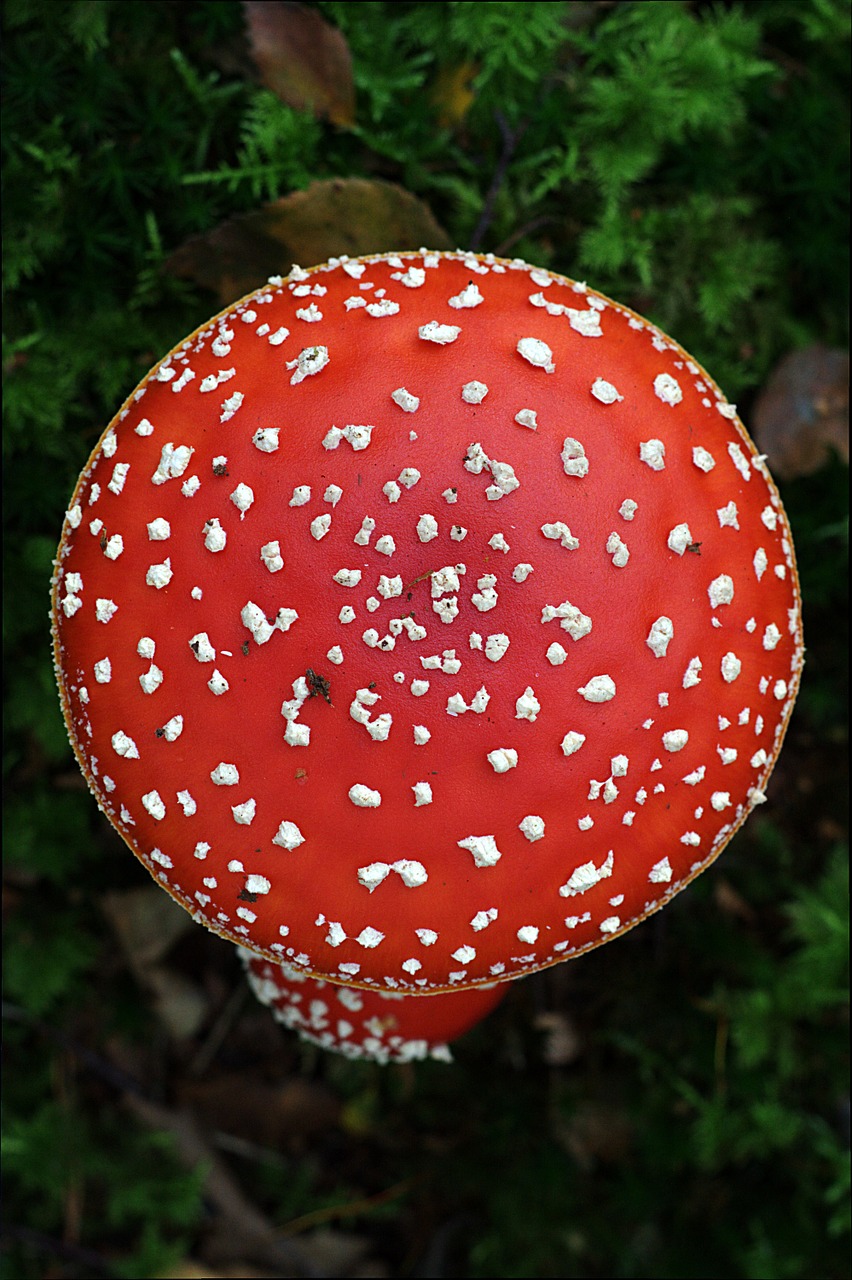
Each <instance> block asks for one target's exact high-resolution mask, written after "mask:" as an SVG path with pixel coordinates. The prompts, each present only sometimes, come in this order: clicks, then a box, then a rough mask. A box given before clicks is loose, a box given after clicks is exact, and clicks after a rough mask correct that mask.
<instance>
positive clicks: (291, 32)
mask: <svg viewBox="0 0 852 1280" xmlns="http://www.w3.org/2000/svg"><path fill="white" fill-rule="evenodd" d="M243 9H244V11H245V15H246V23H247V27H248V36H249V45H250V48H251V54H252V57H253V58H254V61H255V63H256V64H257V67H258V70H259V71H260V78H261V81H262V83H263V84H264V85H265V86H266V88H267V89H271V90H272V92H273V93H274V94H276V96H277V97H279V98H281V100H282V101H283V102H286V103H287V104H288V105H289V106H291V107H295V108H296V109H297V110H299V111H306V110H307V111H312V112H313V113H314V115H316V116H319V117H320V118H322V119H327V120H330V121H331V122H332V124H337V125H353V124H354V123H355V82H354V80H353V78H352V55H351V53H350V52H349V46H348V44H347V43H346V38H345V36H344V35H343V32H342V31H339V30H338V29H337V28H336V27H332V26H330V25H329V23H327V22H326V21H325V19H324V18H323V17H322V15H321V14H320V13H319V12H318V11H317V10H316V9H308V8H306V7H305V6H304V5H301V4H292V3H286V2H285V0H246V2H245V3H244V5H243Z"/></svg>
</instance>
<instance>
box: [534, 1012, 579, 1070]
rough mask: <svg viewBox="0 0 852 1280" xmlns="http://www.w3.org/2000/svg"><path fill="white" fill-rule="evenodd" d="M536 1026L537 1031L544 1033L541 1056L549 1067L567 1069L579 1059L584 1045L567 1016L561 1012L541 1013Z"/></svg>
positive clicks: (536, 1019) (535, 1023) (537, 1017)
mask: <svg viewBox="0 0 852 1280" xmlns="http://www.w3.org/2000/svg"><path fill="white" fill-rule="evenodd" d="M534 1026H535V1028H536V1030H537V1031H543V1032H544V1037H543V1039H542V1045H541V1056H542V1058H543V1059H544V1061H545V1062H546V1063H547V1065H548V1066H549V1067H566V1066H567V1065H568V1064H569V1062H575V1061H576V1059H577V1058H579V1056H580V1054H581V1053H582V1051H583V1044H582V1041H581V1040H580V1036H579V1034H578V1033H577V1028H576V1027H575V1026H574V1023H573V1022H572V1021H571V1019H570V1018H569V1017H568V1015H567V1014H565V1013H562V1012H560V1011H559V1010H553V1011H552V1012H549V1013H539V1014H538V1015H537V1016H536V1018H535V1022H534Z"/></svg>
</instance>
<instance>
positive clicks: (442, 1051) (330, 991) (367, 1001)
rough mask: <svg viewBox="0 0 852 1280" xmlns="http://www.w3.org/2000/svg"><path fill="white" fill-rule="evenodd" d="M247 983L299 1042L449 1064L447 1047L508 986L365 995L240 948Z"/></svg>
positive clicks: (375, 1057) (381, 1058) (353, 1053)
mask: <svg viewBox="0 0 852 1280" xmlns="http://www.w3.org/2000/svg"><path fill="white" fill-rule="evenodd" d="M240 955H241V958H242V961H243V964H244V965H245V968H246V974H247V976H248V981H249V985H250V986H251V988H252V990H253V991H254V993H255V995H256V996H257V998H258V1000H260V1002H261V1004H265V1005H267V1006H269V1008H271V1010H272V1012H273V1014H274V1016H275V1018H276V1019H277V1020H278V1021H279V1022H280V1023H282V1024H283V1025H284V1026H285V1027H288V1028H289V1029H290V1030H292V1031H297V1032H298V1033H299V1036H300V1037H301V1038H302V1040H307V1041H310V1042H311V1043H312V1044H316V1045H319V1046H320V1048H321V1049H329V1050H331V1051H332V1052H334V1053H341V1054H343V1056H344V1057H346V1058H367V1059H370V1060H371V1061H373V1062H380V1063H383V1064H384V1063H388V1062H414V1061H419V1060H421V1059H423V1058H435V1059H436V1060H438V1061H439V1062H451V1061H452V1053H451V1051H450V1048H449V1043H450V1041H452V1040H457V1039H458V1037H459V1036H461V1035H464V1033H465V1032H466V1031H469V1030H470V1028H471V1027H473V1026H474V1025H475V1024H476V1023H477V1022H480V1021H481V1020H482V1019H483V1018H484V1017H485V1016H486V1015H487V1014H489V1013H490V1012H491V1011H492V1009H494V1008H495V1006H496V1005H498V1004H499V1003H500V1001H501V1000H502V999H503V996H504V995H505V994H506V992H507V990H508V986H507V984H506V983H505V982H501V983H493V984H492V985H491V986H484V987H468V988H466V989H465V990H462V991H450V992H439V993H438V994H437V995H433V996H430V997H429V998H428V1000H426V999H424V1000H418V999H415V998H414V997H412V996H410V995H404V994H402V993H401V992H399V991H380V990H375V991H366V990H362V989H359V988H358V987H348V986H343V985H341V984H340V983H337V982H335V983H331V982H325V981H324V980H323V979H321V978H312V977H311V976H310V975H309V974H307V973H305V972H304V971H303V970H301V969H297V968H296V967H295V966H294V965H290V964H278V963H276V962H273V961H270V960H264V959H262V958H261V957H260V956H255V955H252V953H251V952H249V951H245V950H243V949H242V948H241V949H240Z"/></svg>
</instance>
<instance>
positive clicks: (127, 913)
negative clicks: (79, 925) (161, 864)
mask: <svg viewBox="0 0 852 1280" xmlns="http://www.w3.org/2000/svg"><path fill="white" fill-rule="evenodd" d="M103 909H104V912H105V914H106V915H107V917H108V919H109V921H110V923H111V925H112V927H113V929H114V930H115V932H116V934H117V935H118V940H119V945H120V947H121V950H122V952H123V954H124V957H125V959H126V960H127V963H128V966H129V968H130V970H131V972H132V973H133V976H134V977H135V978H136V981H137V982H138V983H139V984H140V986H142V987H144V988H145V989H146V990H147V991H149V992H150V993H151V994H152V996H153V997H154V1000H153V1003H154V1008H155V1009H156V1012H157V1015H158V1017H159V1018H160V1019H161V1021H162V1022H163V1023H164V1025H165V1026H166V1027H167V1029H168V1031H169V1034H170V1035H171V1036H173V1037H174V1038H175V1039H177V1040H182V1039H187V1038H188V1037H190V1036H193V1035H195V1033H196V1032H197V1031H198V1029H199V1027H200V1026H201V1024H202V1022H203V1021H204V1019H205V1018H206V1016H207V1013H208V1010H209V1003H210V1002H209V999H208V997H207V996H206V995H205V994H204V992H203V991H202V990H201V989H200V987H198V986H197V985H196V984H195V983H194V982H192V981H191V980H190V979H189V978H187V977H186V976H185V975H183V974H181V973H178V972H177V971H176V970H174V969H171V968H169V967H168V965H165V964H163V963H162V960H163V958H164V957H165V956H166V955H167V954H168V952H169V951H170V950H171V948H172V947H173V946H174V944H175V943H176V942H177V940H178V938H181V937H183V935H184V934H185V933H186V932H188V931H189V930H191V929H192V928H194V926H193V923H192V917H191V916H189V915H188V914H187V912H186V911H184V910H183V909H182V908H181V907H179V906H178V905H177V903H176V902H173V901H172V899H171V898H169V897H168V896H167V895H166V894H164V893H163V892H162V890H161V889H158V888H157V887H156V886H155V885H151V886H150V887H148V886H146V887H145V888H143V889H130V890H128V891H126V892H121V893H109V894H107V895H106V896H105V898H104V901H103Z"/></svg>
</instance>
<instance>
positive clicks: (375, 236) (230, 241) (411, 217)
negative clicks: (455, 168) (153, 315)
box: [166, 178, 452, 304]
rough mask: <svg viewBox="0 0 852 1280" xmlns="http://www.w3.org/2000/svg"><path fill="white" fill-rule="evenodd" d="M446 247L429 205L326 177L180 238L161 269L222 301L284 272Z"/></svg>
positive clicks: (400, 192) (361, 182)
mask: <svg viewBox="0 0 852 1280" xmlns="http://www.w3.org/2000/svg"><path fill="white" fill-rule="evenodd" d="M421 245H426V246H428V248H430V249H449V248H451V247H452V243H451V241H450V238H449V236H448V235H447V233H446V232H445V231H444V230H443V229H442V228H441V227H440V226H439V225H438V223H437V222H436V221H435V219H434V217H433V215H432V212H431V210H430V209H429V207H428V205H426V204H424V203H423V201H422V200H418V199H417V197H416V196H413V195H412V194H411V193H410V192H409V191H406V190H405V189H404V188H403V187H400V186H397V185H396V183H393V182H382V181H380V180H378V179H367V178H328V179H323V180H321V181H318V182H312V183H311V185H310V186H309V187H307V188H306V189H305V190H304V191H294V192H293V193H292V194H291V195H288V196H283V197H282V198H281V199H280V200H273V201H272V202H271V203H270V204H266V205H263V206H262V207H261V208H260V209H255V210H253V211H252V212H251V213H245V214H240V215H238V216H237V217H234V218H229V219H228V220H227V221H226V222H223V223H221V224H220V225H219V226H218V227H214V228H213V230H212V231H210V232H208V233H207V234H206V235H203V236H195V237H194V238H193V239H191V240H188V241H186V243H185V244H183V245H181V247H180V248H179V249H177V250H176V251H175V253H173V254H172V256H171V257H170V258H169V260H168V261H167V263H166V269H167V270H170V271H172V272H173V273H174V274H175V275H178V276H183V277H186V278H188V279H190V280H194V281H195V282H196V283H197V284H200V285H203V286H204V288H206V289H212V290H213V291H214V292H215V293H217V294H218V295H219V298H220V300H221V301H222V303H223V304H227V303H229V302H232V301H233V300H234V299H235V298H239V297H242V296H243V294H246V293H250V292H251V291H252V290H253V289H256V288H258V287H259V286H260V285H262V284H265V283H266V281H267V280H268V278H269V277H270V276H272V275H286V274H287V272H288V271H289V270H290V268H291V267H292V266H293V264H294V263H296V262H298V263H300V264H301V265H304V266H314V265H316V264H317V263H320V262H326V261H328V259H329V258H333V257H339V256H340V255H341V254H348V255H349V256H350V257H358V256H360V255H361V254H365V253H383V252H391V251H393V250H395V249H396V250H400V251H401V250H405V249H418V248H420V246H421Z"/></svg>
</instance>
